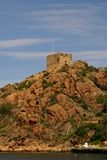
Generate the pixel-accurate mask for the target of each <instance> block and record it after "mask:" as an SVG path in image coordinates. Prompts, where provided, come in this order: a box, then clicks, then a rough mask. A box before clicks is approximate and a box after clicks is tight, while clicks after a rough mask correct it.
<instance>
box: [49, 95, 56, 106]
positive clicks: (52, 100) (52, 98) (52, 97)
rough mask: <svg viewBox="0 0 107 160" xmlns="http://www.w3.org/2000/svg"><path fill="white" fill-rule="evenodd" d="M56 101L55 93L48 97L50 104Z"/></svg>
mask: <svg viewBox="0 0 107 160" xmlns="http://www.w3.org/2000/svg"><path fill="white" fill-rule="evenodd" d="M56 103H57V99H56V96H55V95H52V96H51V97H50V105H53V104H56Z"/></svg>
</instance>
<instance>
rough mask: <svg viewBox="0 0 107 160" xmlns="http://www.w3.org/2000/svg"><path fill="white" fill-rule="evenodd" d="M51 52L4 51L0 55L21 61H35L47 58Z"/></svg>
mask: <svg viewBox="0 0 107 160" xmlns="http://www.w3.org/2000/svg"><path fill="white" fill-rule="evenodd" d="M48 54H49V52H18V51H2V52H0V55H3V56H8V57H13V58H15V59H19V60H26V59H29V60H30V59H33V58H38V57H46V56H47V55H48Z"/></svg>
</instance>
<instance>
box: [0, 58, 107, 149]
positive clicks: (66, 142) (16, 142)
mask: <svg viewBox="0 0 107 160" xmlns="http://www.w3.org/2000/svg"><path fill="white" fill-rule="evenodd" d="M106 117H107V70H106V69H102V68H100V69H99V68H95V67H93V66H90V65H88V64H87V63H86V62H84V61H76V62H73V63H72V65H71V64H70V65H69V64H55V65H54V66H51V67H50V66H49V67H48V68H47V70H45V71H42V72H40V73H37V74H34V75H32V76H30V77H28V78H26V79H25V80H23V81H21V82H20V83H15V84H8V85H6V86H4V87H3V88H0V149H1V150H3V151H42V150H68V149H69V148H70V147H72V146H75V145H79V144H83V143H84V142H89V143H91V144H95V143H97V144H103V142H104V141H106V139H107V130H106V123H105V122H106V119H107V118H106Z"/></svg>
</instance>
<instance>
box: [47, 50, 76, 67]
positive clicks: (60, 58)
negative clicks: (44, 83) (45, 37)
mask: <svg viewBox="0 0 107 160" xmlns="http://www.w3.org/2000/svg"><path fill="white" fill-rule="evenodd" d="M72 63H73V62H72V54H68V53H63V52H57V53H56V54H50V55H48V56H47V67H50V66H52V65H57V64H67V65H68V66H70V65H72Z"/></svg>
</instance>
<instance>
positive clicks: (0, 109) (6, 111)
mask: <svg viewBox="0 0 107 160" xmlns="http://www.w3.org/2000/svg"><path fill="white" fill-rule="evenodd" d="M12 108H13V105H11V104H9V103H4V104H3V105H2V106H0V115H10V114H11V110H12Z"/></svg>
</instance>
